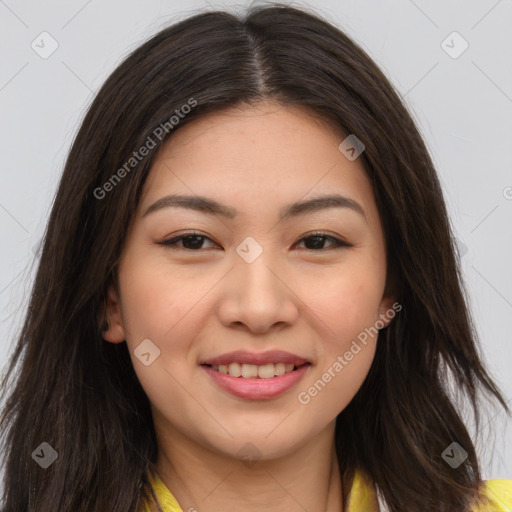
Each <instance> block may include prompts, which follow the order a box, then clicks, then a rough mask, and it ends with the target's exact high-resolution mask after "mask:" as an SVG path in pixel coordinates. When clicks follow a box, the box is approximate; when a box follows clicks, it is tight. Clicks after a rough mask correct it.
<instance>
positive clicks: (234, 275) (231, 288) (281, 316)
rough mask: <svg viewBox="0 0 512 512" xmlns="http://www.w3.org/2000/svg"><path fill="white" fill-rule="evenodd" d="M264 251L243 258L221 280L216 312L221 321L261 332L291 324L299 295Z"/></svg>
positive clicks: (230, 325) (285, 275)
mask: <svg viewBox="0 0 512 512" xmlns="http://www.w3.org/2000/svg"><path fill="white" fill-rule="evenodd" d="M270 259H271V255H270V254H266V252H265V251H263V253H262V254H261V255H260V256H259V257H258V258H257V259H256V260H255V261H253V262H252V263H248V262H246V261H244V260H243V259H240V260H239V261H237V262H235V266H234V268H233V269H232V270H231V271H230V272H229V273H228V275H227V276H226V278H225V279H223V280H222V287H223V288H222V291H221V294H220V305H219V307H218V309H217V314H218V316H219V318H220V321H221V322H222V324H223V325H225V326H226V327H230V328H238V329H248V330H250V331H251V332H254V333H264V332H267V331H268V330H269V329H281V328H284V327H285V326H286V325H292V324H293V323H295V322H296V321H297V318H298V315H299V304H300V302H301V301H300V299H299V298H298V297H297V295H296V293H294V291H293V282H291V278H290V276H289V275H287V274H286V272H285V271H284V270H283V267H282V266H281V267H280V266H279V265H278V264H276V262H275V258H273V260H274V261H273V262H272V261H269V260H270Z"/></svg>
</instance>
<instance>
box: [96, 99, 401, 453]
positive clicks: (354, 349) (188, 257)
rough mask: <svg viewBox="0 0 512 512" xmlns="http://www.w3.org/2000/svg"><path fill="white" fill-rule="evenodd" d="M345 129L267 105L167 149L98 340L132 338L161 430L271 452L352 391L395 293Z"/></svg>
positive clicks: (299, 438) (191, 131)
mask: <svg viewBox="0 0 512 512" xmlns="http://www.w3.org/2000/svg"><path fill="white" fill-rule="evenodd" d="M344 138H345V135H343V134H342V133H337V132H336V131H335V130H334V129H332V128H331V127H329V126H328V125H327V124H325V123H323V122H321V121H319V120H317V119H315V118H313V117H310V116H309V115H308V114H306V113H304V112H303V111H301V110H298V109H294V108H293V107H283V106H279V105H276V104H271V103H261V104H259V105H258V106H253V107H246V108H244V109H237V110H229V111H225V112H224V113H215V114H209V115H207V116H204V117H202V118H199V119H197V120H194V121H193V122H191V123H189V124H187V125H184V126H183V127H182V128H180V129H179V130H178V131H176V132H175V134H174V135H173V136H172V138H171V139H169V140H168V142H167V143H166V145H165V146H164V147H163V148H162V150H161V152H160V153H159V155H158V157H157V159H156V161H155V162H154V165H153V167H152V169H151V171H150V174H149V176H148V179H147V181H146V183H145V189H144V194H143V197H142V199H141V202H140V205H139V209H138V211H137V215H136V218H135V221H134V223H133V227H132V229H131V230H130V232H129V233H128V236H127V239H126V243H125V247H124V251H123V253H122V257H121V260H120V266H119V293H116V291H115V290H114V289H113V288H110V290H109V293H108V310H107V318H108V320H109V324H110V328H109V329H108V331H106V332H105V334H104V336H105V339H106V340H108V341H111V342H122V341H124V340H125V341H126V343H127V344H128V349H129V351H130V356H131V358H132V362H133V366H134V369H135V372H136V374H137V376H138V378H139V380H140V382H141V385H142V386H143V388H144V390H145V392H146V394H147V396H148V398H149V400H150V402H151V407H152V411H153V415H154V422H155V428H156V430H157V431H159V432H165V433H167V434H169V435H176V436H181V437H182V438H184V439H185V438H186V439H187V440H189V441H191V442H193V443H195V444H197V445H199V446H202V447H204V448H207V449H209V450H213V451H214V452H218V453H222V454H223V455H227V456H231V457H239V456H240V453H241V452H240V450H242V454H243V449H244V448H243V447H244V446H247V445H246V443H252V444H253V445H254V446H255V447H256V448H257V450H258V451H259V453H260V456H261V457H263V458H269V459H270V458H273V457H277V456H280V455H283V454H285V453H287V452H291V451H293V450H295V449H296V448H297V446H299V445H301V444H304V443H307V442H308V441H311V440H313V439H314V438H315V436H318V435H320V434H321V433H322V432H325V431H326V429H332V428H333V425H334V420H335V418H336V416H337V415H338V414H339V413H340V411H342V410H343V409H344V408H345V407H346V406H347V404H348V403H349V402H350V400H351V399H352V398H353V397H354V395H355V394H356V392H357V390H358V389H359V388H360V386H361V384H362V382H363V381H364V379H365V377H366V375H367V373H368V370H369V368H370V365H371V362H372V360H373V357H374V353H375V345H376V341H377V336H378V335H377V334H375V332H376V329H375V326H376V327H377V328H382V327H383V326H384V325H387V324H388V323H389V322H390V321H391V318H392V316H391V315H389V311H390V310H391V311H392V304H393V298H392V297H389V296H388V295H387V293H386V286H385V285H386V257H385V243H384V236H383V232H382V225H381V222H380V219H379V214H378V211H377V207H376V204H375V200H374V196H373V192H372V188H371V185H370V182H369V180H368V178H367V176H366V174H365V171H364V169H363V166H362V163H361V161H360V159H359V158H357V159H356V160H353V161H351V160H349V159H347V158H346V157H345V155H344V154H343V153H342V152H341V151H340V150H339V149H338V146H339V144H340V143H341V142H342V141H343V140H344ZM171 195H172V196H175V198H176V197H179V196H190V197H191V198H192V199H193V200H194V203H191V202H190V201H187V200H185V199H182V200H181V202H180V203H177V202H176V201H175V202H174V203H173V202H172V201H171V200H170V199H169V198H168V196H171ZM335 195H336V196H339V197H338V199H331V200H330V201H328V200H326V201H324V202H322V201H317V202H316V203H309V206H308V205H307V204H306V205H302V206H300V203H305V202H309V201H311V200H312V199H319V198H323V197H326V196H335ZM340 197H341V199H340ZM163 198H167V199H163ZM199 198H207V200H208V201H211V202H212V203H210V205H209V206H210V208H204V204H206V203H202V202H201V201H200V200H199ZM213 202H215V205H216V206H215V208H213V207H212V206H211V205H212V204H213ZM297 203H299V205H297ZM294 204H295V206H293V207H292V206H291V205H294ZM217 205H221V206H217ZM148 209H149V211H148ZM292 368H293V369H292ZM240 372H242V374H243V375H242V376H239V375H240Z"/></svg>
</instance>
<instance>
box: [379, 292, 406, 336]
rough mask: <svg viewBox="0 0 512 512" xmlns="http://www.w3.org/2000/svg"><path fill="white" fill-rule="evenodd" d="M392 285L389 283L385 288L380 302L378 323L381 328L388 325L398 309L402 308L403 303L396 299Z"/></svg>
mask: <svg viewBox="0 0 512 512" xmlns="http://www.w3.org/2000/svg"><path fill="white" fill-rule="evenodd" d="M391 288H392V286H390V284H389V283H388V284H387V285H386V289H385V290H384V293H383V296H382V300H381V302H380V305H379V308H378V311H377V315H378V316H377V318H376V323H377V322H378V324H377V325H378V326H380V327H379V330H380V329H383V328H384V327H387V326H388V325H389V324H390V323H391V321H392V320H393V318H394V317H395V315H396V314H397V312H398V311H400V310H401V309H402V306H401V304H399V303H398V302H397V301H396V298H395V295H394V293H392V291H391Z"/></svg>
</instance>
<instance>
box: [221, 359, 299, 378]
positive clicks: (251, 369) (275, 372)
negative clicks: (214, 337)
mask: <svg viewBox="0 0 512 512" xmlns="http://www.w3.org/2000/svg"><path fill="white" fill-rule="evenodd" d="M212 368H213V369H214V370H217V371H218V372H220V373H225V374H229V375H231V376H232V377H244V378H246V379H254V378H256V377H259V378H260V379H271V378H272V377H275V376H279V375H283V374H284V373H288V372H291V371H293V368H294V365H293V364H288V363H286V364H285V363H276V364H272V363H271V364H264V365H261V366H258V365H255V364H239V363H231V364H229V365H228V364H221V365H219V366H212Z"/></svg>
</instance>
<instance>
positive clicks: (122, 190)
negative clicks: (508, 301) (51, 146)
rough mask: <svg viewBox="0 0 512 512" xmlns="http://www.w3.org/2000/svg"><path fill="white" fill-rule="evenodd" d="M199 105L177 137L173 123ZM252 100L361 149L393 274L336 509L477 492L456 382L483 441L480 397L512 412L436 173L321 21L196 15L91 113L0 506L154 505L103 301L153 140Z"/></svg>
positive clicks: (26, 369)
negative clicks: (490, 366) (454, 461)
mask: <svg viewBox="0 0 512 512" xmlns="http://www.w3.org/2000/svg"><path fill="white" fill-rule="evenodd" d="M191 99H192V100H193V102H196V103H195V104H194V106H193V108H190V109H188V110H189V111H188V113H187V115H183V116H180V120H179V123H178V124H177V125H174V124H173V122H172V121H170V119H171V116H172V115H174V114H175V112H176V110H177V109H178V110H179V109H180V108H181V107H182V106H183V105H187V104H188V105H191V104H192V102H191ZM262 99H271V100H274V101H277V102H279V103H280V104H283V105H289V106H297V107H300V108H305V109H308V110H309V111H310V112H311V113H312V114H314V115H319V116H320V117H322V118H323V119H325V120H327V121H329V122H330V123H332V125H333V126H335V127H336V128H337V129H339V130H341V131H342V132H343V133H346V134H355V135H356V136H357V137H358V138H359V139H360V140H361V141H363V143H364V145H365V151H364V153H363V154H362V155H361V160H362V162H363V165H364V167H365V170H366V172H367V173H368V176H369V178H370V180H371V182H372V183H373V186H374V193H375V198H376V202H377V207H378V209H379V212H380V215H381V218H382V222H383V228H384V233H385V239H386V246H387V261H388V279H389V283H391V284H392V286H393V290H394V292H395V293H394V296H395V297H396V298H397V300H398V301H399V302H400V304H401V305H402V306H403V309H402V311H401V312H400V313H399V314H398V315H397V316H396V318H395V319H394V321H392V322H391V324H390V325H389V327H387V328H385V329H382V330H381V332H380V339H379V342H378V344H377V352H376V354H375V359H374V361H373V365H372V367H371V369H370V372H369V374H368V376H367V378H366V380H365V381H364V383H363V385H362V387H361V388H360V390H359V391H358V393H357V395H356V396H355V398H354V399H353V400H352V401H351V403H350V404H349V405H348V406H347V407H346V408H345V409H344V410H343V411H342V412H341V413H340V414H339V415H338V418H337V421H336V438H335V440H336V449H337V453H338V459H339V462H340V470H341V474H342V485H343V491H344V492H343V496H344V501H345V504H346V498H347V493H348V490H349V488H350V485H351V482H352V478H353V475H354V471H355V470H358V471H361V472H363V473H364V474H366V475H368V477H369V478H370V479H371V480H372V481H373V482H374V483H375V485H376V487H377V489H378V491H379V493H380V494H381V496H382V499H383V500H384V501H385V503H386V504H387V506H388V507H389V510H390V511H391V512H398V511H400V512H404V511H414V512H421V511H425V512H426V511H429V512H430V511H431V510H437V511H446V510H450V512H463V511H466V510H468V508H469V506H470V503H471V502H472V500H474V499H475V498H476V497H477V494H478V492H477V491H478V488H479V486H480V485H481V474H480V468H479V463H478V460H477V455H476V451H475V448H474V445H473V442H472V439H471V436H470V434H469V433H468V430H467V427H466V425H465V422H464V420H463V418H462V414H461V412H460V411H459V406H458V403H457V401H456V400H455V397H454V396H453V393H452V391H451V390H450V388H449V386H448V379H449V378H450V379H452V380H453V382H454V383H455V384H456V387H457V389H458V390H460V392H461V393H462V395H463V396H465V397H466V398H468V399H469V403H470V405H471V409H472V411H473V413H474V417H475V418H476V425H477V428H478V425H479V424H480V419H479V414H480V412H479V411H480V403H481V396H480V395H483V396H485V397H486V398H488V399H489V400H490V401H492V402H495V401H496V400H497V402H499V403H500V404H501V406H503V407H504V408H505V410H506V411H507V413H508V414H510V410H509V409H508V407H507V404H506V402H505V400H504V398H503V395H502V394H501V392H500V390H499V388H498V387H497V385H496V383H495V382H494V381H493V380H492V378H491V376H490V375H489V374H488V372H487V371H486V368H485V365H484V363H483V361H482V359H481V355H480V354H479V347H478V344H477V341H478V340H477V333H476V329H475V327H474V325H473V323H472V322H473V320H472V318H471V316H470V313H469V308H468V305H467V299H466V296H467V292H466V291H465V290H464V284H463V282H462V278H461V273H460V269H459V261H458V258H457V253H456V246H455V245H454V243H453V239H454V237H453V235H452V228H451V226H450V223H449V219H448V215H447V210H446V206H445V202H444V199H443V195H442V190H441V187H440V183H439V181H438V177H437V175H436V171H435V169H434V166H433V163H432V161H431V159H430V156H429V154H428V151H427V149H426V147H425V144H424V142H423V140H422V138H421V136H420V134H419V132H418V130H417V128H416V126H415V124H414V122H413V120H412V118H411V116H410V114H409V113H408V112H407V109H406V108H405V106H404V104H403V103H402V100H401V99H400V97H399V95H398V94H397V93H396V92H395V91H394V89H393V87H392V86H391V85H390V83H389V81H388V80H387V78H386V77H385V76H384V75H383V73H382V72H381V71H380V70H379V68H378V67H377V66H376V64H375V63H374V62H373V61H372V59H371V58H370V57H369V56H368V55H367V54H366V53H365V52H364V51H363V50H362V49H361V48H360V47H359V46H358V45H356V44H355V43H354V42H353V41H352V40H351V39H350V38H349V37H347V35H345V34H344V33H343V32H342V31H340V30H339V29H338V28H336V27H334V26H333V25H332V24H330V23H328V22H326V21H325V20H322V19H321V18H320V17H318V16H317V15H315V14H314V13H309V12H307V11H306V10H299V9H295V8H290V7H285V6H282V5H279V4H275V5H273V6H269V7H260V8H254V9H251V10H250V11H249V12H248V13H247V14H246V15H245V16H244V17H243V18H242V17H238V16H236V15H233V14H230V13H228V12H222V11H216V12H205V13H201V14H197V15H194V16H192V17H189V18H188V19H185V20H183V21H181V22H179V23H176V24H175V25H173V26H171V27H169V28H166V29H164V30H162V31H160V32H159V33H157V34H156V35H154V36H153V37H152V38H151V39H149V40H148V41H147V42H145V43H144V44H143V45H141V46H140V47H139V48H138V49H136V50H135V51H134V52H133V53H131V54H130V55H129V56H128V57H127V58H126V59H125V60H124V61H123V62H122V63H121V64H120V65H119V67H118V68H117V69H115V71H114V72H113V73H112V74H111V76H110V77H109V78H108V79H107V81H106V82H105V84H104V85H103V87H102V88H101V90H100V91H99V93H98V94H97V96H96V98H95V99H94V101H93V103H92V105H91V106H90V108H89V110H88V112H87V114H86V116H85V118H84V120H83V122H82V124H81V127H80V129H79V131H78V134H77V136H76V139H75V140H74V142H73V145H72V148H71V150H70V153H69V156H68V158H67V161H66V165H65V168H64V172H63V175H62V178H61V180H60V183H59V187H58V190H57V193H56V196H55V199H54V203H53V207H52V210H51V214H50V218H49V222H48V224H47V228H46V231H45V236H44V244H43V246H42V252H41V257H40V261H39V267H38V271H37V275H36V278H35V282H34V285H33V288H32V293H31V297H30V302H29V307H28V310H27V313H26V317H25V320H24V323H23V326H22V329H21V333H20V335H19V338H18V342H17V345H16V347H15V350H14V353H13V356H12V359H11V360H10V364H9V367H8V372H7V374H6V375H5V377H4V381H3V385H2V387H3V390H4V394H6V392H7V389H8V384H9V382H10V379H11V378H12V377H13V376H15V382H14V385H13V387H12V390H11V391H10V394H9V395H8V397H7V400H6V403H5V408H4V410H3V414H2V417H1V419H0V427H2V430H3V431H4V432H5V435H4V445H3V449H4V453H5V454H4V455H3V457H2V459H3V460H5V461H6V462H5V497H4V501H3V504H2V507H3V508H2V511H3V512H21V511H27V510H37V511H38V512H55V511H57V510H58V511H59V512H86V511H87V512H92V511H94V512H105V511H107V510H108V511H111V512H136V511H138V510H140V508H141V505H142V502H143V500H144V499H146V496H149V493H150V485H149V481H148V478H147V475H148V471H149V470H152V469H154V468H155V466H154V464H155V462H156V457H157V442H156V436H155V432H154V426H153V421H152V416H151V410H150V407H149V402H148V398H147V396H146V394H145V393H144V391H143V389H142V387H141V385H140V383H139V381H138V379H137V377H136V374H135V372H134V370H133V367H132V363H131V360H130V356H129V353H128V351H127V346H126V343H121V344H112V343H106V342H105V341H104V340H103V338H102V333H101V324H102V321H103V320H104V303H105V293H106V289H107V287H108V285H109V284H110V283H114V284H116V283H117V280H116V279H117V265H118V262H119V258H120V254H121V250H122V248H123V244H124V240H125V236H126V234H127V231H128V229H129V226H130V225H131V223H132V221H133V218H134V212H135V210H136V208H137V205H138V201H139V198H140V195H141V191H142V187H143V185H144V182H145V179H146V177H147V175H148V172H149V170H150V168H151V164H152V162H153V160H154V157H155V155H156V153H157V151H158V149H159V148H160V147H161V146H162V144H163V143H164V142H165V141H166V140H167V138H168V137H172V134H173V133H174V132H175V131H176V130H179V129H180V128H181V127H182V126H184V125H185V124H186V123H188V122H190V121H192V120H193V119H196V118H198V117H199V116H201V115H203V114H205V113H208V112H212V111H215V110H218V109H223V108H229V107H233V106H237V105H239V104H242V103H246V104H253V103H255V102H257V101H259V100H262ZM176 115H177V114H176ZM158 127H160V130H159V131H158V130H157V129H158ZM155 134H160V136H156V135H155ZM149 139H151V140H152V141H153V144H151V147H149V146H150V144H149V143H148V141H149ZM143 146H146V148H147V149H148V151H147V152H146V155H145V156H144V157H143V158H140V159H139V158H137V162H136V165H135V164H134V162H133V161H131V159H132V158H135V157H134V152H138V150H139V148H141V147H143ZM137 154H138V153H137ZM127 162H130V163H129V165H128V166H127ZM121 168H124V169H125V172H124V173H122V172H121V173H120V172H119V169H121ZM114 174H116V175H117V176H118V178H122V179H119V180H117V179H113V176H114ZM121 174H122V176H120V175H121ZM107 182H109V183H110V186H107V185H106V183H107ZM101 191H103V192H101ZM18 363H19V369H18V371H17V372H15V369H16V368H17V365H18ZM454 441H455V442H457V443H458V444H459V445H460V446H462V447H463V448H464V450H465V451H466V452H467V454H468V455H467V460H466V461H465V462H464V463H463V464H462V465H460V466H459V467H458V468H457V469H453V468H452V467H450V466H449V465H448V464H447V463H446V462H445V461H444V460H443V458H442V456H441V454H442V453H443V451H444V450H445V448H446V447H448V446H449V445H450V444H451V443H452V442H454ZM43 442H46V443H48V444H49V445H50V446H51V447H52V448H53V449H54V450H55V452H56V453H57V454H58V460H57V461H56V462H55V463H53V464H52V465H51V466H50V467H48V468H47V469H42V467H40V466H39V465H38V464H36V462H35V460H34V459H33V456H32V454H33V452H34V450H36V449H41V448H40V445H41V443H43ZM45 448H46V449H47V447H46V445H44V447H43V449H45ZM29 491H30V492H29ZM29 501H30V506H29Z"/></svg>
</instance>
